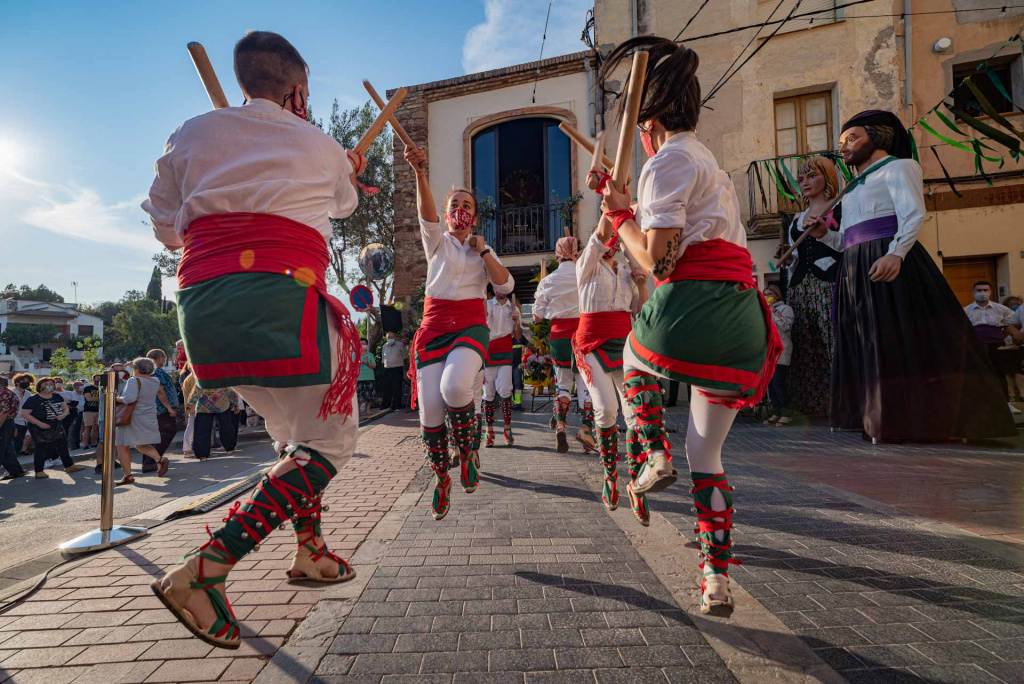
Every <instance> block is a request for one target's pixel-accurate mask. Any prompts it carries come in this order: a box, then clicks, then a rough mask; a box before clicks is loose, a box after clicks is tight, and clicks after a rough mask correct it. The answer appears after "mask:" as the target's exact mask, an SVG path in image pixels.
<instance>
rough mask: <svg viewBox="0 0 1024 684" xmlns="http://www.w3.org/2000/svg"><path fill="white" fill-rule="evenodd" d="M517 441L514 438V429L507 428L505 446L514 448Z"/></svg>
mask: <svg viewBox="0 0 1024 684" xmlns="http://www.w3.org/2000/svg"><path fill="white" fill-rule="evenodd" d="M515 443H516V440H515V439H513V438H512V428H510V427H507V428H505V446H512V445H513V444H515Z"/></svg>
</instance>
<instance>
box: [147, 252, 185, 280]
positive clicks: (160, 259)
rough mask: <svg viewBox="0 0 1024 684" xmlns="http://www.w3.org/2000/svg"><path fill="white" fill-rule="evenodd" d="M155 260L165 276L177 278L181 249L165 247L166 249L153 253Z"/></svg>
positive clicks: (161, 273)
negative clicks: (175, 249) (173, 250)
mask: <svg viewBox="0 0 1024 684" xmlns="http://www.w3.org/2000/svg"><path fill="white" fill-rule="evenodd" d="M153 261H154V262H155V263H156V266H157V268H159V269H160V275H162V276H163V277H164V278H177V277H178V264H180V263H181V250H178V251H176V252H172V251H171V250H169V249H164V251H162V252H160V253H158V254H154V255H153Z"/></svg>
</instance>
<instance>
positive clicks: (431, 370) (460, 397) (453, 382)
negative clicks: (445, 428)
mask: <svg viewBox="0 0 1024 684" xmlns="http://www.w3.org/2000/svg"><path fill="white" fill-rule="evenodd" d="M482 366H483V359H481V358H480V355H479V354H478V353H476V352H475V351H473V350H472V349H469V348H468V347H456V348H455V349H452V350H451V351H450V352H448V358H446V359H445V360H444V362H443V363H440V362H439V363H432V364H430V365H429V366H423V367H417V368H416V391H417V393H418V394H419V400H418V401H419V410H420V424H421V425H424V426H426V427H436V426H438V425H440V424H441V423H443V422H444V409H445V407H446V406H451V407H452V408H462V407H463V406H466V405H467V404H470V403H472V402H473V401H474V400H475V397H474V396H473V386H474V383H475V382H476V376H477V375H478V374H479V373H480V368H481V367H482Z"/></svg>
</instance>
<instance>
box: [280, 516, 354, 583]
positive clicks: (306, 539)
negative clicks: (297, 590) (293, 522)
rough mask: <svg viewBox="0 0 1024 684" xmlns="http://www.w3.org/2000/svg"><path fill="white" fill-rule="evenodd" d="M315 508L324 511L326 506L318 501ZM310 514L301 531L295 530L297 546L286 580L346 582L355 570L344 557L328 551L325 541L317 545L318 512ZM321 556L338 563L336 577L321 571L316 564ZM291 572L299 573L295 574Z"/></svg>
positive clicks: (297, 581)
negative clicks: (309, 518) (310, 517)
mask: <svg viewBox="0 0 1024 684" xmlns="http://www.w3.org/2000/svg"><path fill="white" fill-rule="evenodd" d="M317 509H318V511H319V510H325V511H326V510H327V506H323V507H321V506H320V505H319V503H318V504H317ZM311 516H312V519H311V520H310V521H309V522H308V523H307V524H306V526H305V527H303V528H302V530H301V531H300V530H296V531H295V536H296V537H297V538H298V548H297V549H296V550H295V557H294V558H292V567H290V568H288V572H287V575H288V582H289V583H290V584H296V583H300V582H319V583H321V584H338V583H340V582H348V581H349V580H350V579H354V578H355V576H356V571H355V570H353V569H352V567H351V566H350V565H349V564H348V563H347V562H346V561H345V559H344V558H342V557H341V556H338V555H335V554H333V553H331V552H330V551H328V550H327V543H326V542H324V544H323V546H317V543H316V524H315V523H316V521H317V520H318V519H319V517H320V513H319V512H314V513H312V514H311ZM321 558H328V559H330V560H332V561H334V562H335V563H337V564H338V576H337V577H328V576H327V575H324V574H323V572H321V570H320V566H318V565H317V561H318V560H320V559H321ZM293 573H301V574H299V575H295V574H293Z"/></svg>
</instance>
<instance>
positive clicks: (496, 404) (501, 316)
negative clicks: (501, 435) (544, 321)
mask: <svg viewBox="0 0 1024 684" xmlns="http://www.w3.org/2000/svg"><path fill="white" fill-rule="evenodd" d="M519 319H520V314H519V309H518V308H517V307H515V306H513V305H512V302H511V301H510V300H509V298H508V295H507V294H503V293H501V292H497V291H496V292H495V293H494V298H493V299H489V300H487V327H488V328H490V329H491V336H490V343H489V345H488V347H487V363H486V364H484V400H483V409H484V419H485V420H486V421H487V443H486V446H489V447H492V446H494V411H495V409H496V408H500V409H501V416H502V418H504V420H505V444H506V445H510V446H511V445H512V444H515V440H514V439H513V438H512V354H513V347H512V338H513V337H516V338H519V337H521V336H522V334H523V331H522V329H521V328H520V325H519Z"/></svg>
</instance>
